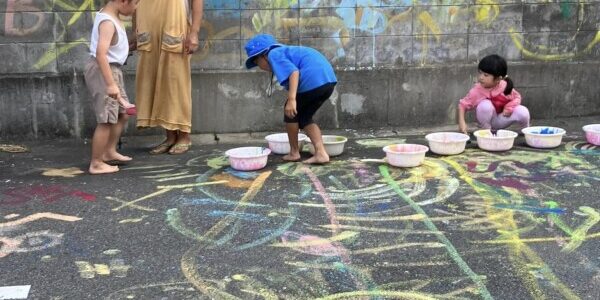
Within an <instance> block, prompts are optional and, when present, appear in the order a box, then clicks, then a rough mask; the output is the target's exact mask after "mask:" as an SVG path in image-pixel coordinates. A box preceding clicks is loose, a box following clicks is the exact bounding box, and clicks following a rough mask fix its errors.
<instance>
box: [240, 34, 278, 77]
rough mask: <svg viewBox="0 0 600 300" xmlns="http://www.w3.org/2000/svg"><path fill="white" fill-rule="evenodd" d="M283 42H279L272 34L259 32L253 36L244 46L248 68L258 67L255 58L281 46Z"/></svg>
mask: <svg viewBox="0 0 600 300" xmlns="http://www.w3.org/2000/svg"><path fill="white" fill-rule="evenodd" d="M281 46H283V45H282V44H279V43H277V40H276V39H275V38H274V37H273V36H272V35H270V34H257V35H256V36H254V37H253V38H251V39H250V40H249V41H248V42H247V43H246V46H245V47H244V48H246V54H247V55H248V59H246V68H247V69H252V68H254V67H256V64H255V63H254V59H255V58H256V57H257V56H259V55H261V54H265V53H267V52H269V51H270V50H271V49H273V48H277V47H281Z"/></svg>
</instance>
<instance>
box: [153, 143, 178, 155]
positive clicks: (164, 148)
mask: <svg viewBox="0 0 600 300" xmlns="http://www.w3.org/2000/svg"><path fill="white" fill-rule="evenodd" d="M173 145H175V143H173V144H168V143H167V141H164V142H162V143H160V144H159V145H158V146H156V147H154V148H153V149H152V150H150V154H163V153H167V152H168V151H169V149H171V147H173Z"/></svg>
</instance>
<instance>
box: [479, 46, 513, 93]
mask: <svg viewBox="0 0 600 300" xmlns="http://www.w3.org/2000/svg"><path fill="white" fill-rule="evenodd" d="M477 68H479V70H481V71H482V72H485V73H488V74H491V75H494V77H502V78H503V79H504V80H505V81H506V83H507V84H506V88H505V89H504V94H505V95H508V94H510V93H511V92H512V89H513V82H512V80H511V79H510V78H508V77H507V76H506V74H507V73H508V64H507V63H506V60H505V59H504V57H502V56H500V55H498V54H492V55H488V56H486V57H484V58H482V59H481V60H480V61H479V65H478V66H477Z"/></svg>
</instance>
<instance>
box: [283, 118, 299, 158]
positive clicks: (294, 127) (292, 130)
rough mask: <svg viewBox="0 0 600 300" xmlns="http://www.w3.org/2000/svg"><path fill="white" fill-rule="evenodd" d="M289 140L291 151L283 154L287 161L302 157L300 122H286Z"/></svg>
mask: <svg viewBox="0 0 600 300" xmlns="http://www.w3.org/2000/svg"><path fill="white" fill-rule="evenodd" d="M285 130H286V131H287V135H288V140H289V142H290V153H288V154H286V155H284V156H283V160H285V161H297V160H299V159H300V146H299V145H298V131H299V130H300V127H299V126H298V123H285Z"/></svg>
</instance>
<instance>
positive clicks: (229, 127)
mask: <svg viewBox="0 0 600 300" xmlns="http://www.w3.org/2000/svg"><path fill="white" fill-rule="evenodd" d="M142 1H144V0H142ZM101 2H102V1H101V0H95V1H94V0H0V138H11V139H15V138H42V137H55V136H74V137H87V136H89V135H90V134H91V132H92V130H93V127H94V125H95V124H94V119H93V117H92V112H91V108H90V105H89V100H88V99H89V97H88V93H87V90H86V89H85V85H84V84H83V80H82V76H81V70H82V68H83V66H84V63H85V60H86V58H87V56H88V54H87V40H88V39H89V31H90V28H91V24H92V20H93V11H96V10H98V9H99V7H101V5H100V3H101ZM599 25H600V0H597V1H592V0H587V1H562V0H561V1H545V0H539V1H536V0H527V1H511V0H506V1H499V0H496V1H494V0H486V1H480V0H465V1H449V0H446V1H439V0H437V1H436V0H421V1H417V0H415V1H410V0H397V1H386V0H381V1H377V0H269V1H266V0H259V1H257V0H253V1H250V0H241V1H238V0H207V1H205V21H204V23H203V29H202V32H201V46H202V51H199V52H198V53H196V54H195V55H194V57H193V59H192V63H193V70H194V71H193V80H194V87H193V98H194V114H193V115H194V119H193V129H194V131H195V132H247V131H267V130H281V127H282V121H281V120H282V105H283V99H284V98H283V97H284V95H285V94H284V93H283V91H281V90H279V91H277V92H276V93H275V94H274V95H273V97H271V98H268V97H267V96H266V92H265V90H266V89H267V87H268V80H269V76H268V74H266V73H262V72H255V71H246V70H244V69H243V67H242V63H243V61H244V59H245V55H244V51H243V45H244V43H245V41H246V40H247V39H248V38H249V37H251V36H252V35H254V34H255V33H257V32H266V33H271V34H273V35H275V36H276V37H277V38H278V39H280V40H281V41H283V42H285V43H289V44H299V45H306V46H311V47H314V48H317V49H318V50H320V51H322V52H323V53H324V54H325V55H326V56H327V57H328V58H329V59H330V61H331V62H332V63H333V64H334V66H335V67H336V72H337V74H338V77H339V79H340V83H339V85H338V87H337V90H336V93H335V94H334V96H333V97H332V99H331V101H330V102H329V103H327V104H326V105H325V106H324V108H323V109H322V110H321V111H320V112H319V115H318V120H319V122H320V123H321V124H322V125H323V126H324V127H325V128H337V127H340V128H358V127H372V126H388V125H392V126H413V125H424V124H427V125H433V124H447V123H452V122H454V115H455V109H456V101H457V99H459V98H460V97H462V96H464V94H465V93H466V92H467V90H468V89H469V87H470V86H471V84H472V83H473V82H474V79H475V76H476V71H477V70H476V63H477V61H478V59H480V58H481V57H482V56H484V55H487V54H491V53H498V54H500V55H503V56H505V57H506V58H507V59H508V60H509V64H510V65H509V74H510V76H511V77H512V78H513V79H514V80H515V84H516V87H517V89H518V90H519V91H520V92H521V93H522V94H523V95H524V104H525V105H527V106H529V107H530V109H531V111H532V114H533V117H534V118H550V117H556V116H574V115H589V114H599V113H600V101H599V99H598V96H597V95H599V94H600V85H598V84H596V83H597V82H599V79H600V78H599V76H598V70H600V68H599V67H600V62H599V59H598V58H599V57H600V46H598V42H600V31H599ZM135 65H136V61H135V56H134V57H132V59H131V60H130V61H129V64H128V65H127V66H126V70H127V72H128V74H129V75H128V76H127V78H126V80H128V85H129V86H128V92H129V95H130V97H131V98H135V95H134V89H133V86H134V84H133V83H134V81H135V77H134V76H133V75H134V70H135ZM130 125H131V126H130V128H129V130H128V134H140V132H138V131H136V130H135V129H134V122H131V124H130ZM149 132H150V133H153V132H156V131H149ZM142 134H143V132H142Z"/></svg>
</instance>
